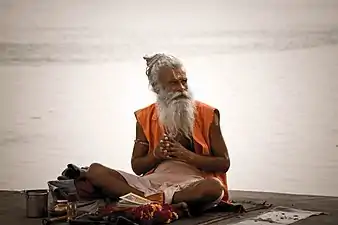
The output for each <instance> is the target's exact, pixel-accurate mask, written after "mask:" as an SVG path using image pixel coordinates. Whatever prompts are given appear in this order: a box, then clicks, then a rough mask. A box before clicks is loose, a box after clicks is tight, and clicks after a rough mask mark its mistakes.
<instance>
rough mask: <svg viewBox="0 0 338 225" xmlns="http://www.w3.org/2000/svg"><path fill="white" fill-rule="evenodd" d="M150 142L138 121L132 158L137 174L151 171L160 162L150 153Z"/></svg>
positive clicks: (132, 164)
mask: <svg viewBox="0 0 338 225" xmlns="http://www.w3.org/2000/svg"><path fill="white" fill-rule="evenodd" d="M148 151H149V144H148V141H147V138H146V137H145V135H144V132H143V129H142V127H141V125H140V124H139V123H138V122H137V123H136V140H135V144H134V149H133V155H132V158H131V167H132V169H133V171H134V172H135V173H136V174H137V175H142V174H145V173H147V172H148V171H150V170H151V169H152V168H154V167H155V166H156V165H157V164H158V160H157V159H156V158H155V157H154V155H153V154H148Z"/></svg>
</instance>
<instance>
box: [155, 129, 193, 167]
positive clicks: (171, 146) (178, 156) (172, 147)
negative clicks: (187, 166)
mask: <svg viewBox="0 0 338 225" xmlns="http://www.w3.org/2000/svg"><path fill="white" fill-rule="evenodd" d="M153 155H154V157H155V158H156V159H158V160H166V159H172V160H178V161H182V162H186V163H188V162H190V161H191V160H193V158H194V156H195V153H193V152H192V151H189V150H188V149H186V148H185V147H183V146H182V145H181V144H180V143H179V142H177V141H176V140H173V139H171V138H169V137H168V136H167V135H164V136H163V138H162V139H161V140H160V143H159V145H158V146H157V147H156V148H155V150H154V151H153Z"/></svg>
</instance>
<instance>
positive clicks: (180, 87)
mask: <svg viewBox="0 0 338 225" xmlns="http://www.w3.org/2000/svg"><path fill="white" fill-rule="evenodd" d="M177 91H180V92H183V91H186V87H185V86H184V85H183V84H182V83H179V84H178V85H177Z"/></svg>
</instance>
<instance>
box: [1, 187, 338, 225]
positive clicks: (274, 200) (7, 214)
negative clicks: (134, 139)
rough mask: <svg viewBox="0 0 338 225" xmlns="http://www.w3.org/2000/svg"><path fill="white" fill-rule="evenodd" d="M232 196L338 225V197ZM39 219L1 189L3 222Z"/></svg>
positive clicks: (25, 224)
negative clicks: (27, 214) (314, 213)
mask: <svg viewBox="0 0 338 225" xmlns="http://www.w3.org/2000/svg"><path fill="white" fill-rule="evenodd" d="M231 198H232V199H234V200H236V201H254V202H262V201H267V202H268V203H271V204H273V205H275V206H287V207H294V208H299V209H304V210H313V211H321V212H326V213H328V214H329V215H321V216H314V217H310V218H308V219H306V220H303V221H300V222H298V223H294V224H295V225H327V224H330V225H337V224H338V197H323V196H302V195H289V194H276V193H262V192H244V191H231ZM259 212H262V211H256V212H252V213H248V214H244V215H243V216H241V217H237V218H232V219H227V220H224V221H219V222H217V223H215V224H229V223H230V222H235V221H238V220H241V219H243V218H247V217H250V216H254V215H257V214H258V213H259ZM199 222H201V220H200V219H198V220H185V221H177V222H176V223H174V224H177V225H179V224H182V225H183V224H189V225H193V224H198V223H199ZM38 224H41V220H40V219H27V218H25V198H24V196H23V195H22V194H20V193H19V192H8V191H0V225H38Z"/></svg>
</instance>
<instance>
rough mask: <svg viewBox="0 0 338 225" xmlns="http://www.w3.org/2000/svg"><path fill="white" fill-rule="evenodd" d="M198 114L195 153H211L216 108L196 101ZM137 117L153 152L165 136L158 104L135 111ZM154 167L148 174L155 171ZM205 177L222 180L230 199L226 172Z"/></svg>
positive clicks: (225, 199)
mask: <svg viewBox="0 0 338 225" xmlns="http://www.w3.org/2000/svg"><path fill="white" fill-rule="evenodd" d="M195 105H196V115H195V124H194V130H193V138H194V140H195V153H196V154H200V155H205V156H208V155H211V154H212V152H211V151H210V149H211V145H210V138H209V130H210V125H211V123H212V122H213V120H214V115H215V112H214V111H215V108H213V107H211V106H209V105H207V104H204V103H202V102H199V101H195ZM135 116H136V119H137V121H138V123H139V124H140V125H141V127H142V129H143V132H144V134H145V136H146V138H147V140H148V142H149V153H152V152H153V151H154V149H155V148H156V146H157V145H158V144H159V143H160V138H161V137H162V136H163V128H162V126H161V125H160V123H159V121H158V114H157V109H156V104H155V103H153V104H151V105H149V106H147V107H145V108H143V109H140V110H138V111H136V112H135ZM154 170H155V168H154V169H152V170H151V171H149V172H148V173H147V174H150V173H153V172H154ZM204 177H214V178H217V179H219V180H220V181H221V183H222V184H223V187H224V197H223V199H222V200H223V201H226V202H228V201H229V191H228V184H227V177H226V174H225V173H206V172H205V173H204Z"/></svg>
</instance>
